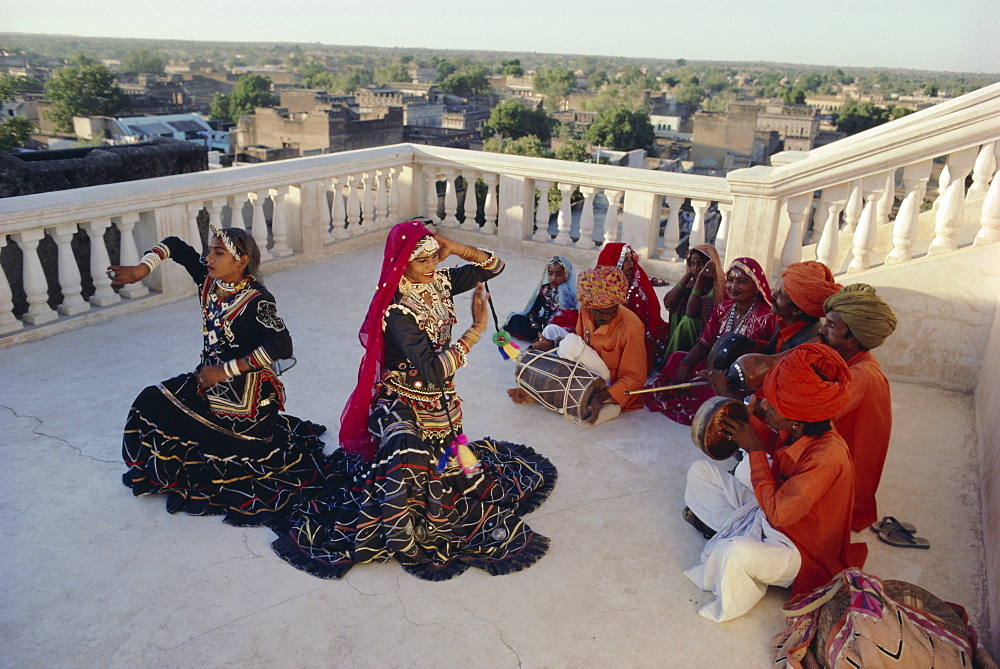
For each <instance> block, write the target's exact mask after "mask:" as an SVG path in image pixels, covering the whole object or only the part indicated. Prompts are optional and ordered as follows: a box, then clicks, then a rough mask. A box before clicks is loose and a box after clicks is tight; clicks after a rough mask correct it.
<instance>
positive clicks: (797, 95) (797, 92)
mask: <svg viewBox="0 0 1000 669" xmlns="http://www.w3.org/2000/svg"><path fill="white" fill-rule="evenodd" d="M781 99H782V100H784V102H785V104H787V105H801V104H805V102H806V92H805V91H804V90H802V89H801V88H797V87H796V88H786V89H785V90H784V92H783V93H782V94H781Z"/></svg>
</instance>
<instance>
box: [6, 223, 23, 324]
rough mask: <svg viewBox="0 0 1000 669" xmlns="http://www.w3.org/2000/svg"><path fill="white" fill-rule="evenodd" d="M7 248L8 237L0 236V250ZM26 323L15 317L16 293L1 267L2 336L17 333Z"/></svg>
mask: <svg viewBox="0 0 1000 669" xmlns="http://www.w3.org/2000/svg"><path fill="white" fill-rule="evenodd" d="M5 246H7V235H5V234H0V249H2V248H3V247H5ZM23 327H24V323H22V322H21V321H19V320H17V318H16V317H15V316H14V293H13V292H11V290H10V283H9V282H8V281H7V275H6V274H5V273H4V271H3V267H0V334H8V333H11V332H16V331H17V330H20V329H21V328H23Z"/></svg>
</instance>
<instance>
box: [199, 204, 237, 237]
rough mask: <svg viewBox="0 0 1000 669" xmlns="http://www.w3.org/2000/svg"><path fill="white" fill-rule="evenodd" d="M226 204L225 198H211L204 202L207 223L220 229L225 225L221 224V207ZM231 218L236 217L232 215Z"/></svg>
mask: <svg viewBox="0 0 1000 669" xmlns="http://www.w3.org/2000/svg"><path fill="white" fill-rule="evenodd" d="M224 206H226V200H225V198H213V199H211V200H208V201H206V202H205V210H206V211H208V223H209V225H214V226H215V227H217V228H219V229H220V230H221V229H222V228H224V227H226V226H225V225H223V224H222V208H223V207H224ZM233 218H236V217H235V216H233Z"/></svg>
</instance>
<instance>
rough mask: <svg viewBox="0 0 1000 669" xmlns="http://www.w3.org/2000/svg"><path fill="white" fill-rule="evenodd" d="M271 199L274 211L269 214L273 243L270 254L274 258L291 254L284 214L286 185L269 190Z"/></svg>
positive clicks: (286, 219)
mask: <svg viewBox="0 0 1000 669" xmlns="http://www.w3.org/2000/svg"><path fill="white" fill-rule="evenodd" d="M270 193H271V199H272V200H274V213H273V214H272V215H271V239H273V240H274V244H273V245H272V246H271V255H273V256H274V257H275V258H283V257H285V256H290V255H292V253H293V251H292V248H291V247H290V246H289V245H288V218H287V217H286V214H285V196H287V195H288V186H279V187H278V188H272V189H271V190H270Z"/></svg>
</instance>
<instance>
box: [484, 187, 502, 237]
mask: <svg viewBox="0 0 1000 669" xmlns="http://www.w3.org/2000/svg"><path fill="white" fill-rule="evenodd" d="M483 180H484V181H485V182H486V202H485V203H484V204H483V216H485V217H486V222H485V223H483V231H484V232H486V234H488V235H495V234H497V233H498V229H497V214H498V213H499V211H500V209H499V207H498V205H497V175H496V174H493V173H491V172H486V173H484V174H483Z"/></svg>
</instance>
